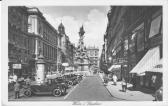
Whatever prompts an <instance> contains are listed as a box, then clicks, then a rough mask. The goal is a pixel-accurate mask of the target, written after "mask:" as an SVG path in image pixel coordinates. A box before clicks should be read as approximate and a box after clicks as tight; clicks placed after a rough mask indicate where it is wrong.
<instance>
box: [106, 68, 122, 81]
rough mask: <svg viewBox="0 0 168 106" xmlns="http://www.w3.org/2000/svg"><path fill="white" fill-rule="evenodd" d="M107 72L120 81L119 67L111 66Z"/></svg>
mask: <svg viewBox="0 0 168 106" xmlns="http://www.w3.org/2000/svg"><path fill="white" fill-rule="evenodd" d="M108 71H109V72H110V73H111V74H113V75H114V74H115V75H116V76H117V79H118V80H121V79H122V76H121V65H112V66H111V67H110V68H109V69H108Z"/></svg>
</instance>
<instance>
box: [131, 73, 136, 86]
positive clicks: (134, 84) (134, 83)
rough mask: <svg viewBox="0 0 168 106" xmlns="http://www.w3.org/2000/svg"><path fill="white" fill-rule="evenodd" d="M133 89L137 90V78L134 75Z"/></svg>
mask: <svg viewBox="0 0 168 106" xmlns="http://www.w3.org/2000/svg"><path fill="white" fill-rule="evenodd" d="M132 84H133V89H136V76H135V75H134V76H133V78H132Z"/></svg>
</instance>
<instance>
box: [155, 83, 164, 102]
mask: <svg viewBox="0 0 168 106" xmlns="http://www.w3.org/2000/svg"><path fill="white" fill-rule="evenodd" d="M155 100H156V101H162V100H163V86H161V87H160V88H159V89H158V90H157V91H156V92H155Z"/></svg>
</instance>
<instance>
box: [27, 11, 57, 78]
mask: <svg viewBox="0 0 168 106" xmlns="http://www.w3.org/2000/svg"><path fill="white" fill-rule="evenodd" d="M28 14H29V16H28V33H29V36H30V48H29V50H30V52H31V53H32V54H34V58H35V64H36V68H38V67H37V62H38V60H39V57H40V56H42V57H43V58H44V62H45V63H44V64H45V65H44V66H45V67H44V70H43V71H44V72H37V69H36V70H35V74H36V75H35V76H37V77H38V76H41V77H40V78H42V76H43V78H42V79H41V80H44V78H45V75H47V74H48V73H52V72H55V71H57V36H58V33H57V30H56V29H55V28H54V27H52V26H51V25H50V24H49V23H48V21H47V20H46V19H45V18H44V16H43V14H42V13H41V12H40V11H39V10H38V8H28Z"/></svg>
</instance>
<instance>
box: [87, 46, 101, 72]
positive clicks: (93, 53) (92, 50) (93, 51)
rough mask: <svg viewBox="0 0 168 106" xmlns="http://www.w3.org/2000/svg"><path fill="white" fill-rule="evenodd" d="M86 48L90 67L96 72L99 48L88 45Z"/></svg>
mask: <svg viewBox="0 0 168 106" xmlns="http://www.w3.org/2000/svg"><path fill="white" fill-rule="evenodd" d="M86 50H87V55H88V57H89V61H90V64H91V67H90V69H91V70H92V71H95V72H97V69H98V67H99V66H98V64H99V48H98V47H95V46H93V47H92V46H89V47H87V48H86Z"/></svg>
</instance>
